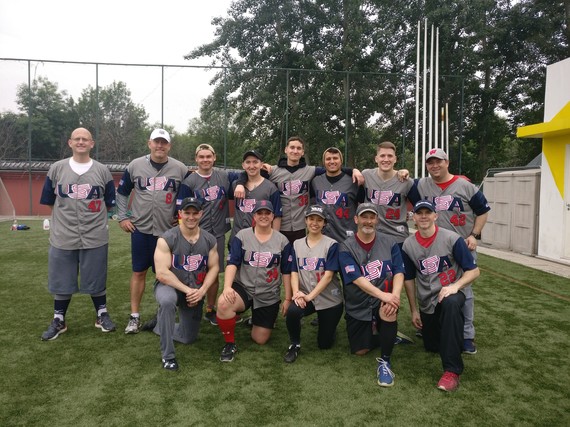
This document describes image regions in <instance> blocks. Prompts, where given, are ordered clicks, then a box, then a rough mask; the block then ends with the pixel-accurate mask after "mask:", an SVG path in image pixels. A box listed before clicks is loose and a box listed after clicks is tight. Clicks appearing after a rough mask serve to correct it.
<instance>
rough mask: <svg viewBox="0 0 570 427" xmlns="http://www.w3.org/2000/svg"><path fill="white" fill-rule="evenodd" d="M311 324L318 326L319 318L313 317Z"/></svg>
mask: <svg viewBox="0 0 570 427" xmlns="http://www.w3.org/2000/svg"><path fill="white" fill-rule="evenodd" d="M311 326H319V318H318V317H315V318H314V319H313V320H311Z"/></svg>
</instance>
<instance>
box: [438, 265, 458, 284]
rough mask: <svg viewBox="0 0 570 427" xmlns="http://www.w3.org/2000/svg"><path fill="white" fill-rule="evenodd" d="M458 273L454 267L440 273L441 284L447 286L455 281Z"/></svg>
mask: <svg viewBox="0 0 570 427" xmlns="http://www.w3.org/2000/svg"><path fill="white" fill-rule="evenodd" d="M456 275H457V273H455V270H454V269H450V270H447V271H444V272H442V273H440V274H439V276H438V277H439V283H441V286H447V285H451V284H452V283H453V282H455V276H456Z"/></svg>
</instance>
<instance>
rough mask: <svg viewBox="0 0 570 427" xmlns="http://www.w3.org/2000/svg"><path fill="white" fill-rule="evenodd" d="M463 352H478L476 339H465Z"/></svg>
mask: <svg viewBox="0 0 570 427" xmlns="http://www.w3.org/2000/svg"><path fill="white" fill-rule="evenodd" d="M463 353H465V354H476V353H477V347H476V346H475V341H473V340H463Z"/></svg>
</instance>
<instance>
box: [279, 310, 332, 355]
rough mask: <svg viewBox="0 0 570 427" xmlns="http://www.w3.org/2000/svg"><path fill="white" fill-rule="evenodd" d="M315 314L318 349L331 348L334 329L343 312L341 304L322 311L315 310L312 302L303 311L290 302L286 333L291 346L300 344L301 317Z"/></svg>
mask: <svg viewBox="0 0 570 427" xmlns="http://www.w3.org/2000/svg"><path fill="white" fill-rule="evenodd" d="M315 311H316V312H317V317H318V319H319V326H318V328H319V330H318V332H317V345H318V346H319V348H320V349H327V348H331V347H332V345H333V343H334V340H335V335H336V327H337V325H338V322H339V321H340V318H341V316H342V312H343V304H342V303H341V304H339V305H335V306H334V307H330V308H326V309H324V310H318V311H317V310H315V306H314V304H313V303H312V302H308V303H307V306H306V307H305V308H304V309H303V308H300V307H299V306H298V305H297V304H295V302H291V304H290V305H289V309H288V310H287V320H286V324H287V331H288V332H289V339H290V340H291V344H301V319H302V318H303V316H309V315H311V314H313V313H314V312H315Z"/></svg>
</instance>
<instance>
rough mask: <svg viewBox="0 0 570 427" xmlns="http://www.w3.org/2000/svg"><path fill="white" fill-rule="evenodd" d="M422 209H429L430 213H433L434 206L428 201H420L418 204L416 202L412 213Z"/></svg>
mask: <svg viewBox="0 0 570 427" xmlns="http://www.w3.org/2000/svg"><path fill="white" fill-rule="evenodd" d="M422 208H425V209H429V210H430V211H432V212H435V206H434V205H433V203H432V202H430V201H429V200H420V201H419V202H417V203H416V204H415V205H414V213H415V212H417V211H419V210H420V209H422Z"/></svg>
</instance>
